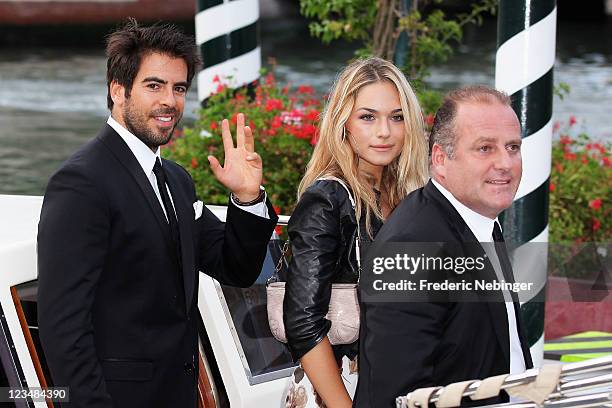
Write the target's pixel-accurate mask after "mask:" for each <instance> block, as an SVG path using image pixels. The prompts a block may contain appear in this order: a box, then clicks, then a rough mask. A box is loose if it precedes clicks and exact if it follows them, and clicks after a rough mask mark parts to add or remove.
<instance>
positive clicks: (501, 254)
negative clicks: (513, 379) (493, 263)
mask: <svg viewBox="0 0 612 408" xmlns="http://www.w3.org/2000/svg"><path fill="white" fill-rule="evenodd" d="M493 241H495V252H496V253H497V259H498V260H499V265H500V266H501V269H502V273H503V275H504V279H505V280H506V282H510V283H514V274H513V273H512V264H511V263H510V258H509V257H508V251H507V249H506V244H505V242H504V236H503V234H502V232H501V228H500V227H499V224H498V223H497V221H495V222H494V226H493ZM510 296H511V297H512V305H513V306H514V316H515V319H516V327H517V329H518V334H519V339H520V341H521V349H522V351H523V359H524V360H525V367H526V368H531V367H533V363H532V361H531V354H530V352H529V346H528V345H527V341H526V340H525V333H524V328H523V323H522V318H521V309H520V303H519V299H518V295H517V294H516V292H514V291H510Z"/></svg>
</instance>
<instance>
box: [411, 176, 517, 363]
mask: <svg viewBox="0 0 612 408" xmlns="http://www.w3.org/2000/svg"><path fill="white" fill-rule="evenodd" d="M423 191H424V194H425V195H426V196H427V197H428V198H429V199H430V200H433V201H435V202H436V203H437V204H439V205H440V207H441V209H442V214H443V215H444V217H446V218H447V221H448V223H449V225H450V226H451V228H453V229H454V230H455V231H456V233H457V235H458V239H459V240H460V241H461V242H467V243H477V242H478V240H477V239H476V236H475V235H474V233H473V232H472V230H471V229H470V227H468V225H467V224H466V223H465V221H464V220H463V218H462V217H461V215H460V214H459V212H458V211H457V210H456V209H455V207H453V205H452V204H451V203H450V202H449V201H448V200H447V199H446V197H444V195H443V194H442V193H441V192H440V191H439V190H438V189H437V188H436V186H434V185H433V183H432V182H431V180H430V181H429V182H428V183H427V184H426V185H425V188H424V189H423ZM483 253H484V249H483ZM487 263H488V266H489V269H488V270H490V271H493V265H491V263H490V262H489V260H488V259H487ZM487 306H488V308H489V318H490V319H491V324H492V325H493V328H494V330H495V334H496V336H497V340H498V342H499V345H500V347H501V349H502V352H503V354H504V358H505V359H506V362H507V364H508V367H510V334H509V328H508V319H507V312H506V305H505V304H504V303H500V302H487ZM501 316H504V317H505V318H503V319H501V318H500V317H501Z"/></svg>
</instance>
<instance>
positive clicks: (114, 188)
mask: <svg viewBox="0 0 612 408" xmlns="http://www.w3.org/2000/svg"><path fill="white" fill-rule="evenodd" d="M106 51H107V56H108V61H107V83H108V106H109V109H110V110H111V116H110V117H109V119H108V121H107V124H106V125H105V126H104V127H103V128H102V130H101V131H100V133H99V134H98V135H97V137H96V138H95V139H93V140H92V141H90V142H89V143H88V144H86V145H85V146H84V147H83V148H81V149H80V150H79V151H78V152H77V153H75V154H74V155H73V156H72V157H71V158H69V159H68V160H67V161H66V162H65V163H64V164H63V165H62V166H61V167H60V169H59V170H58V171H57V172H56V173H55V174H54V175H53V176H52V177H51V179H50V181H49V185H48V187H47V191H46V194H45V199H44V203H43V208H42V212H41V216H40V223H39V231H38V272H39V292H38V312H39V318H38V321H39V327H40V337H41V341H42V344H43V348H44V352H45V355H46V358H47V362H48V365H49V368H50V370H51V374H52V379H53V383H54V385H55V386H68V387H69V393H70V394H69V395H70V406H74V407H87V408H93V407H130V408H134V407H195V406H196V404H197V398H196V396H197V378H198V368H197V367H198V364H197V362H198V321H199V316H198V310H197V294H198V271H202V272H204V273H206V274H208V275H210V276H212V277H214V278H216V279H217V280H219V281H220V282H221V283H224V284H229V285H236V286H242V287H246V286H249V285H251V284H252V283H253V282H254V281H255V280H256V278H257V276H258V275H259V272H260V270H261V266H262V264H263V260H264V258H265V254H266V248H267V243H268V240H269V238H270V236H271V233H272V230H273V228H274V226H275V224H276V220H277V218H276V216H275V214H274V211H273V210H272V207H271V204H270V203H269V201H267V200H266V198H265V192H264V191H263V190H260V183H261V180H262V162H261V158H260V157H259V156H258V155H257V153H255V151H254V145H253V136H252V133H251V131H250V129H249V128H248V127H245V126H244V117H243V115H239V117H238V126H237V132H236V133H237V146H236V147H234V144H233V141H232V135H231V134H230V130H229V124H228V122H227V120H224V121H223V123H222V129H223V142H224V150H225V163H224V167H222V166H221V165H220V164H219V162H218V161H217V160H216V159H215V158H214V157H212V156H211V157H209V161H210V164H211V167H212V170H213V172H214V173H215V175H216V177H217V178H218V179H219V180H220V182H221V183H223V184H224V185H225V186H226V187H227V188H228V189H229V190H230V191H232V194H231V199H230V203H229V205H228V210H227V222H226V223H225V224H224V223H222V222H220V221H219V220H218V219H217V218H216V217H215V216H214V215H213V214H212V213H211V212H210V211H209V210H208V209H206V207H203V205H202V203H201V202H200V201H197V199H196V195H195V189H194V184H193V181H192V180H191V178H190V176H189V174H188V173H187V172H186V171H185V170H184V169H183V168H182V167H180V166H179V165H177V164H176V163H173V162H171V161H168V160H164V159H161V160H160V154H159V147H160V146H161V145H164V144H166V143H167V142H168V141H169V140H170V138H171V136H172V133H173V131H174V128H175V127H176V125H177V123H178V122H179V120H180V118H181V116H182V113H183V108H184V103H185V94H186V92H187V89H188V87H189V85H190V82H191V80H192V78H193V76H194V73H195V70H196V67H197V63H198V57H197V53H196V48H195V45H194V43H193V39H191V38H189V37H186V36H185V35H184V34H183V33H182V32H180V31H179V30H177V29H176V28H175V27H173V26H167V25H155V26H151V27H139V26H138V24H137V23H136V22H135V21H134V20H130V21H129V22H128V23H127V24H126V25H125V26H124V27H123V28H121V29H119V30H117V31H116V32H114V33H113V34H111V35H110V36H109V37H108V43H107V50H106Z"/></svg>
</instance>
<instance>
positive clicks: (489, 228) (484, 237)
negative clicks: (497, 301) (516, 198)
mask: <svg viewBox="0 0 612 408" xmlns="http://www.w3.org/2000/svg"><path fill="white" fill-rule="evenodd" d="M431 181H432V184H433V185H434V186H435V187H436V188H437V189H438V190H439V191H440V193H442V195H443V196H444V197H446V199H447V200H448V201H449V202H450V203H451V204H452V206H453V207H455V209H456V210H457V212H458V213H459V215H460V216H461V218H463V221H465V223H466V224H467V226H468V227H469V228H470V230H471V231H472V233H473V234H474V236H475V237H476V239H477V240H478V242H480V243H481V245H482V246H483V248H484V250H485V251H486V253H487V256H488V257H489V259H490V260H491V264H492V265H493V269H494V270H495V272H496V274H497V277H498V279H499V280H501V279H503V273H502V269H501V265H500V263H499V259H498V258H497V252H496V251H495V247H494V245H493V227H494V225H495V224H494V223H496V222H498V221H497V218H495V219H494V220H492V219H491V218H488V217H485V216H484V215H481V214H479V213H477V212H476V211H474V210H472V209H470V208H468V207H467V206H465V205H463V204H462V203H461V202H460V201H459V200H457V199H456V198H455V196H453V195H452V194H451V192H450V191H448V190H447V189H445V188H444V187H442V185H440V183H438V182H437V181H436V180H434V179H433V178H432V179H431ZM500 229H501V226H500ZM487 243H490V244H489V245H487ZM504 299H506V312H507V313H506V315H507V317H508V333H509V335H510V374H518V373H522V372H524V371H525V370H526V367H525V359H524V356H523V349H522V348H521V341H520V339H519V335H518V328H517V323H516V315H515V313H514V304H513V303H512V297H511V296H510V293H509V292H508V291H504Z"/></svg>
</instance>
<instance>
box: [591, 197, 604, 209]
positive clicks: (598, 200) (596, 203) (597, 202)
mask: <svg viewBox="0 0 612 408" xmlns="http://www.w3.org/2000/svg"><path fill="white" fill-rule="evenodd" d="M589 207H591V208H592V209H593V210H595V211H597V210H599V209H600V208H601V198H596V199H595V200H591V201H589Z"/></svg>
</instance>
